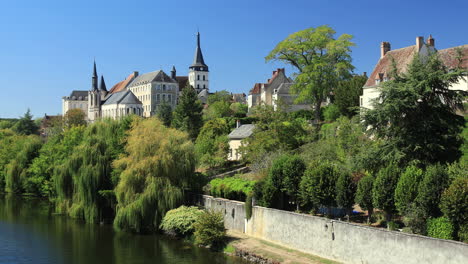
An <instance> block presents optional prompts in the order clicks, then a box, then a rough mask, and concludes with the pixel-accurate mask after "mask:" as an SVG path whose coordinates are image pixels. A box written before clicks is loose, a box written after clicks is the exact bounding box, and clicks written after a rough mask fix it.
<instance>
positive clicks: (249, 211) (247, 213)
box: [244, 194, 252, 220]
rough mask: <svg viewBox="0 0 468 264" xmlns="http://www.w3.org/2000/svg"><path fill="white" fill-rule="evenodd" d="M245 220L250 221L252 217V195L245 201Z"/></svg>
mask: <svg viewBox="0 0 468 264" xmlns="http://www.w3.org/2000/svg"><path fill="white" fill-rule="evenodd" d="M244 206H245V218H246V219H247V220H249V219H250V218H251V217H252V194H249V195H247V199H245V204H244Z"/></svg>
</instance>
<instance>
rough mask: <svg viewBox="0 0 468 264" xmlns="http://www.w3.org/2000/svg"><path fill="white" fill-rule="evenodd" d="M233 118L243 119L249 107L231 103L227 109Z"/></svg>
mask: <svg viewBox="0 0 468 264" xmlns="http://www.w3.org/2000/svg"><path fill="white" fill-rule="evenodd" d="M229 108H230V109H231V112H232V115H233V116H234V117H245V116H246V115H247V112H248V111H249V107H248V105H246V104H243V103H239V102H237V103H232V104H231V106H230V107H229Z"/></svg>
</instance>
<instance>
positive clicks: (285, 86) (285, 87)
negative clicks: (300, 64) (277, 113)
mask: <svg viewBox="0 0 468 264" xmlns="http://www.w3.org/2000/svg"><path fill="white" fill-rule="evenodd" d="M292 85H293V84H292V83H282V84H280V86H278V88H277V89H276V93H277V94H288V95H289V89H290V88H291V86H292Z"/></svg>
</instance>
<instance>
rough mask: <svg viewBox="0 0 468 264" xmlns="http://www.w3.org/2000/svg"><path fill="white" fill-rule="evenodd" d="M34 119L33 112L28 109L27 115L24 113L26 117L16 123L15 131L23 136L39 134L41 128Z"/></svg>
mask: <svg viewBox="0 0 468 264" xmlns="http://www.w3.org/2000/svg"><path fill="white" fill-rule="evenodd" d="M32 118H33V116H32V114H31V110H29V109H28V111H26V113H24V115H23V116H22V117H21V118H20V119H19V120H18V121H17V122H16V123H15V125H14V126H13V130H14V131H16V133H18V134H22V135H31V134H38V132H39V127H38V126H37V125H36V123H35V122H34V120H33V119H32Z"/></svg>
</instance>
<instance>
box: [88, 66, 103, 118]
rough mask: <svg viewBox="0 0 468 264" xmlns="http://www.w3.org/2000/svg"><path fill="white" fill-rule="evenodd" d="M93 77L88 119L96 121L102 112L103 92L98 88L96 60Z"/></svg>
mask: <svg viewBox="0 0 468 264" xmlns="http://www.w3.org/2000/svg"><path fill="white" fill-rule="evenodd" d="M91 79H92V80H91V90H90V91H88V120H89V121H90V122H94V121H96V120H97V119H98V118H99V117H100V112H101V111H100V109H101V92H100V91H99V89H98V76H97V71H96V61H95V62H94V70H93V77H92V78H91Z"/></svg>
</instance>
